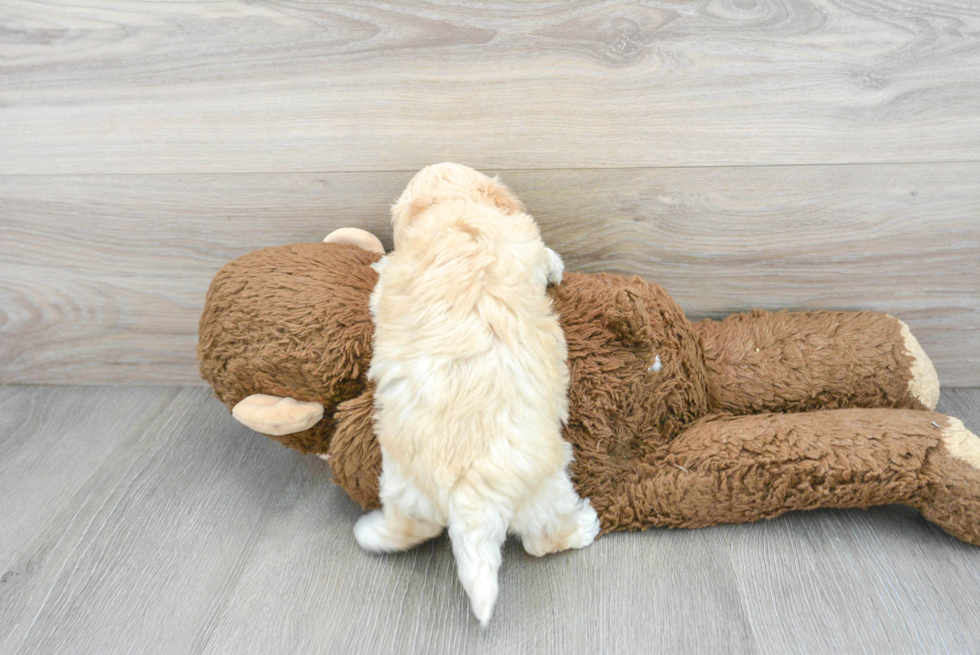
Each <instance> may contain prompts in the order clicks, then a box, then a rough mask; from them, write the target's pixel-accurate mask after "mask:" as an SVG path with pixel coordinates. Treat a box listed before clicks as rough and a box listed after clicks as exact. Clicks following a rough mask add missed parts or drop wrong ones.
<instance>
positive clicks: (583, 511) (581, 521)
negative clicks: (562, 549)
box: [568, 500, 600, 548]
mask: <svg viewBox="0 0 980 655" xmlns="http://www.w3.org/2000/svg"><path fill="white" fill-rule="evenodd" d="M575 522H576V523H577V524H578V525H577V527H576V529H575V532H573V533H572V534H571V536H569V538H568V547H569V548H585V547H586V546H589V545H591V544H592V542H593V541H595V538H596V537H597V536H598V535H599V530H600V527H599V515H598V514H596V511H595V510H594V509H593V508H592V504H591V503H590V502H589V501H587V500H583V501H582V504H581V506H580V508H579V511H578V512H577V513H576V515H575Z"/></svg>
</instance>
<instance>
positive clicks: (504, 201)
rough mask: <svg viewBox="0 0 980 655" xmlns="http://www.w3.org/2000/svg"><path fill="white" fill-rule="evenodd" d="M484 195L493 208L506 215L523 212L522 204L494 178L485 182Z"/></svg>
mask: <svg viewBox="0 0 980 655" xmlns="http://www.w3.org/2000/svg"><path fill="white" fill-rule="evenodd" d="M484 194H485V195H486V197H487V199H489V200H490V202H491V203H493V206H494V207H496V208H498V209H502V210H503V211H505V212H507V213H508V214H517V213H519V212H522V211H524V203H522V202H521V201H520V200H518V199H517V197H516V196H514V194H512V193H511V192H510V191H508V190H507V187H505V186H504V185H503V184H501V183H500V180H498V179H497V178H496V177H495V178H493V179H492V180H489V181H488V182H487V184H486V187H485V188H484Z"/></svg>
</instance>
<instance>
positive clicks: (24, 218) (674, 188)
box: [0, 163, 980, 386]
mask: <svg viewBox="0 0 980 655" xmlns="http://www.w3.org/2000/svg"><path fill="white" fill-rule="evenodd" d="M500 174H501V177H502V179H503V180H504V181H505V182H506V183H507V184H509V185H510V186H511V187H512V188H513V189H514V190H515V191H516V192H517V193H518V194H519V195H520V197H522V198H523V199H524V200H525V201H526V203H527V205H528V208H529V209H530V211H531V212H532V213H534V215H535V216H536V218H537V219H538V221H539V223H540V224H541V227H542V231H543V234H544V237H545V239H546V241H548V242H549V244H550V245H551V246H552V247H554V248H555V249H556V250H558V251H559V252H560V253H561V254H562V255H563V256H564V257H565V260H566V264H567V266H568V269H569V270H583V271H590V272H595V271H603V270H607V271H612V272H616V273H622V274H640V275H643V276H645V277H647V278H648V279H650V280H652V281H655V282H658V283H660V284H661V285H663V286H664V287H665V288H666V289H667V290H668V291H669V292H670V293H671V294H672V295H673V296H674V297H675V298H676V299H677V300H678V301H679V302H680V303H681V305H682V306H683V307H684V308H685V310H686V311H688V312H689V314H691V315H692V316H694V317H698V316H714V317H719V316H723V315H725V314H727V313H730V312H733V311H744V310H748V309H751V308H753V307H762V308H767V309H779V308H794V309H872V310H877V311H884V312H889V313H892V314H894V315H896V316H899V317H901V318H902V319H904V320H905V321H906V322H908V323H909V325H910V326H911V327H912V330H913V332H914V333H915V334H916V336H917V337H918V338H919V340H920V341H921V342H922V344H923V346H924V347H925V349H926V352H928V353H929V355H930V356H931V357H932V358H933V360H934V361H935V363H936V366H937V369H938V371H939V374H940V379H941V381H942V383H943V384H944V385H947V386H968V385H976V384H980V372H978V371H980V185H978V183H977V180H980V164H976V163H974V164H962V163H961V164H942V165H940V164H916V165H887V166H882V165H868V166H802V167H797V166H788V167H736V168H699V169H652V170H651V169H639V170H592V171H506V170H505V171H501V172H500ZM410 176H411V174H410V173H333V174H315V175H314V174H280V175H237V174H235V175H203V176H202V175H187V176H180V175H159V176H156V175H148V176H142V175H135V176H131V175H118V176H6V177H3V176H0V242H2V243H4V244H5V245H6V247H5V248H3V249H2V250H0V280H2V281H3V283H2V284H0V382H35V383H36V382H41V383H94V382H127V383H154V382H158V383H162V382H167V383H172V382H176V383H195V382H197V380H198V375H197V368H196V364H195V362H194V345H195V343H196V331H197V321H198V317H199V315H200V311H201V307H202V305H203V301H204V294H205V291H206V290H207V286H208V284H209V282H210V280H211V278H212V276H213V275H214V273H215V272H217V270H218V269H219V268H220V267H221V266H222V265H223V264H225V263H226V262H228V261H230V260H231V259H233V258H235V257H237V256H238V255H241V254H244V253H246V252H249V251H251V250H255V249H258V248H262V247H265V246H273V245H281V244H285V243H293V242H298V241H318V240H320V239H322V237H323V236H324V235H325V234H327V233H328V232H330V231H331V230H332V229H334V228H336V227H341V226H345V225H353V226H359V227H364V228H366V229H369V230H371V231H373V232H375V233H376V234H378V235H379V236H381V238H382V240H384V241H385V244H386V246H388V247H390V246H391V242H390V228H389V226H388V221H387V207H388V204H389V203H390V202H391V200H392V199H394V198H395V197H396V196H397V194H398V193H399V192H400V190H401V188H402V187H403V186H404V184H405V183H406V182H407V181H408V179H409V178H410Z"/></svg>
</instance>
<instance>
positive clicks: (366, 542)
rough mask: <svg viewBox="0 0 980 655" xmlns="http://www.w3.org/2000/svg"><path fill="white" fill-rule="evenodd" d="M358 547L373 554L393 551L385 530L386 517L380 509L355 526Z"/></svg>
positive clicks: (369, 513)
mask: <svg viewBox="0 0 980 655" xmlns="http://www.w3.org/2000/svg"><path fill="white" fill-rule="evenodd" d="M354 539H355V540H356V541H357V545H358V546H360V547H361V548H363V549H364V550H366V551H369V552H372V553H384V552H389V551H391V550H393V549H392V547H391V543H390V539H388V534H387V530H386V529H385V515H384V512H382V511H381V510H380V509H377V510H374V511H373V512H368V513H367V514H365V515H364V516H362V517H361V518H359V519H357V523H355V524H354Z"/></svg>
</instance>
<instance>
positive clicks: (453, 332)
mask: <svg viewBox="0 0 980 655" xmlns="http://www.w3.org/2000/svg"><path fill="white" fill-rule="evenodd" d="M546 256H547V255H545V253H544V245H543V243H542V242H541V239H540V236H539V235H538V232H537V227H536V225H534V222H533V219H531V218H530V217H529V216H527V215H523V214H518V215H513V214H512V215H504V214H502V213H501V212H500V211H497V210H494V209H492V208H487V207H480V206H473V205H471V204H465V203H463V204H460V205H454V204H453V203H445V204H443V205H439V206H436V207H433V208H431V209H430V210H429V211H427V212H423V213H421V214H420V215H419V216H418V217H416V221H415V224H413V225H410V226H408V227H407V228H406V229H405V231H404V232H403V234H402V243H401V244H399V248H398V249H397V250H396V251H395V252H394V253H392V254H391V255H389V257H388V261H387V262H386V264H385V265H384V268H383V270H382V273H381V276H380V279H379V281H378V285H377V286H376V288H375V292H374V294H373V295H372V311H373V312H374V313H375V322H376V325H377V329H376V334H375V353H374V360H373V361H372V366H371V371H370V373H369V375H370V377H371V378H372V379H374V380H375V381H376V382H377V383H378V389H377V392H376V398H377V401H378V405H379V411H378V413H377V418H378V435H379V440H380V442H381V445H382V447H383V448H384V449H385V451H386V453H387V455H388V456H389V457H390V458H391V459H394V460H396V461H398V462H399V464H400V466H402V467H404V468H406V469H407V470H406V471H405V473H407V474H408V475H409V476H410V477H411V478H412V479H414V480H416V481H417V483H419V484H420V486H422V487H423V488H424V489H425V490H426V491H427V492H429V493H430V494H432V495H433V496H435V497H441V496H444V494H445V493H446V490H447V489H448V488H450V487H451V486H452V485H453V484H455V483H456V482H458V480H459V478H460V476H462V475H464V474H467V473H469V474H471V475H475V476H489V477H490V479H493V478H494V477H506V476H503V475H499V474H500V473H502V471H510V472H511V473H512V474H513V476H516V479H515V480H514V482H515V483H517V484H521V483H524V482H527V483H531V482H532V481H533V477H534V476H537V475H539V474H541V473H542V472H545V471H551V470H554V469H555V468H556V467H560V466H561V462H562V461H563V458H565V456H566V452H565V448H564V446H563V442H562V441H561V436H560V421H561V420H563V419H564V418H565V416H566V412H567V406H566V401H565V391H566V388H567V383H568V373H567V367H566V364H565V355H566V353H565V342H564V335H563V334H562V331H561V328H560V326H559V324H558V319H557V317H556V316H555V315H554V313H553V311H552V308H551V305H550V301H549V300H548V298H547V296H546V294H545V286H546V284H547V281H546V275H545V274H542V272H541V270H539V269H541V266H542V262H543V259H542V258H543V257H546ZM501 467H504V468H503V469H502V470H501Z"/></svg>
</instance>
